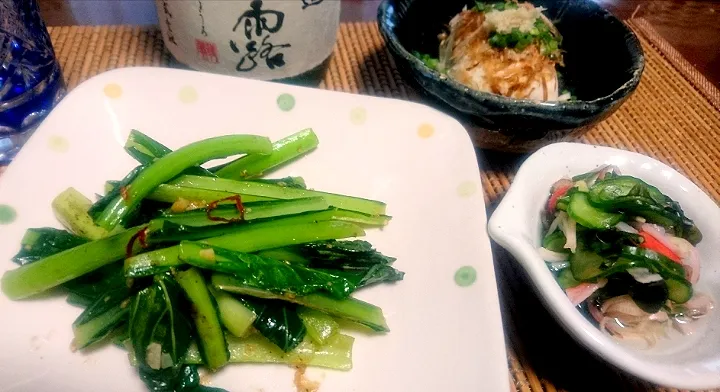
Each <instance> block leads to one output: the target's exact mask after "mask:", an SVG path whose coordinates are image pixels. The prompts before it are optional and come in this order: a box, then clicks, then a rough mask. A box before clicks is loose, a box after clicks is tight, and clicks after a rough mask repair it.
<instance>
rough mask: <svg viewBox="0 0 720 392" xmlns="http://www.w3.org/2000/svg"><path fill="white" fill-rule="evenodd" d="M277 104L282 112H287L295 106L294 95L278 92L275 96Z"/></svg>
mask: <svg viewBox="0 0 720 392" xmlns="http://www.w3.org/2000/svg"><path fill="white" fill-rule="evenodd" d="M277 105H278V108H280V110H282V111H283V112H289V111H291V110H293V108H294V107H295V97H293V96H292V95H290V94H280V95H279V96H278V97H277Z"/></svg>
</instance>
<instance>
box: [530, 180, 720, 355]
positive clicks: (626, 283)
mask: <svg viewBox="0 0 720 392" xmlns="http://www.w3.org/2000/svg"><path fill="white" fill-rule="evenodd" d="M542 218H543V219H542V225H543V226H542V239H541V241H542V246H541V247H540V248H539V252H540V254H541V256H542V257H543V259H544V260H545V261H546V262H547V266H548V268H549V269H550V270H551V271H552V272H553V274H554V275H555V277H556V280H557V282H558V283H559V285H560V286H561V287H562V288H563V290H565V292H566V294H567V296H568V298H569V299H570V301H571V302H572V304H573V305H576V306H578V307H579V308H580V309H581V310H582V311H583V313H584V314H586V315H588V316H589V317H588V318H589V319H590V320H591V321H594V322H596V325H597V326H598V327H599V328H600V329H601V330H602V331H603V332H606V333H608V334H610V335H611V336H613V337H615V338H618V339H640V340H641V341H643V340H644V341H645V342H647V345H648V346H650V347H651V346H654V345H655V344H656V343H657V342H658V341H659V340H660V339H664V338H667V337H669V336H670V335H669V333H670V332H671V331H672V330H676V331H678V332H680V333H682V334H685V335H687V334H691V333H692V332H693V331H694V330H695V327H696V323H695V322H696V320H698V319H700V318H702V317H703V316H705V315H707V314H708V313H709V312H710V311H711V309H712V308H713V306H714V304H713V300H712V299H711V298H710V297H709V296H708V295H706V294H703V293H700V292H697V291H696V290H695V287H694V285H695V284H696V283H697V282H698V279H699V278H700V272H701V266H700V262H701V260H700V257H699V253H698V250H697V249H696V248H695V246H696V245H697V244H698V243H700V241H702V233H701V232H700V230H699V229H698V227H697V226H696V225H695V224H694V222H693V221H692V220H691V219H690V218H688V217H687V216H686V215H685V213H684V212H683V210H682V208H681V206H680V205H679V204H678V203H677V202H676V201H674V200H672V199H671V198H670V197H668V196H666V195H665V194H663V193H662V192H661V191H660V190H659V189H657V188H656V187H654V186H652V185H650V184H648V183H646V182H645V181H643V180H641V179H639V178H636V177H633V176H628V175H622V174H621V173H620V171H619V170H618V169H617V168H616V167H614V166H604V167H601V168H599V169H597V170H594V171H591V172H588V173H583V174H579V175H576V176H575V177H572V178H562V179H559V180H558V181H557V182H555V183H554V184H553V186H552V189H551V190H550V194H549V197H548V199H547V204H546V206H545V209H544V212H543V217H542Z"/></svg>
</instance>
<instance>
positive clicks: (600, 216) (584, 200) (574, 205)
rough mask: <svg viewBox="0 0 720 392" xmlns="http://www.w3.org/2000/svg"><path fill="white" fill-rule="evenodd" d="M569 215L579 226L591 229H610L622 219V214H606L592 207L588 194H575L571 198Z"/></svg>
mask: <svg viewBox="0 0 720 392" xmlns="http://www.w3.org/2000/svg"><path fill="white" fill-rule="evenodd" d="M567 213H568V215H570V217H571V218H573V219H575V221H577V222H578V223H579V224H581V225H583V226H585V227H587V228H590V229H598V230H604V229H610V228H612V227H613V226H615V225H616V224H617V223H618V222H620V220H621V219H622V214H613V213H611V212H605V211H603V210H600V209H597V208H595V207H593V206H592V205H590V203H589V202H588V197H587V193H583V192H574V193H573V194H572V195H571V196H570V203H569V204H568V207H567Z"/></svg>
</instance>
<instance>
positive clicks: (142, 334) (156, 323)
mask: <svg viewBox="0 0 720 392" xmlns="http://www.w3.org/2000/svg"><path fill="white" fill-rule="evenodd" d="M184 309H187V305H186V304H185V303H184V296H183V292H182V289H181V288H180V286H179V285H178V284H177V283H176V282H175V280H173V279H172V278H171V277H169V276H167V275H155V276H154V277H153V283H152V285H150V286H149V287H147V288H145V289H143V290H141V291H140V292H138V294H137V295H136V297H135V301H134V302H133V304H132V308H131V311H130V325H129V335H130V340H131V343H132V347H133V351H134V352H135V353H136V355H137V357H138V362H139V363H140V364H141V365H144V366H147V367H148V368H149V369H152V370H162V369H167V368H171V367H177V366H179V365H180V364H181V363H182V359H183V358H184V357H185V353H186V352H187V349H188V346H189V345H190V340H191V337H192V335H191V327H190V323H189V322H188V320H187V318H186V317H185V312H184Z"/></svg>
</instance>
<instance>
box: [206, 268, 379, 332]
mask: <svg viewBox="0 0 720 392" xmlns="http://www.w3.org/2000/svg"><path fill="white" fill-rule="evenodd" d="M212 285H213V286H214V287H215V288H217V289H220V290H225V291H229V292H231V293H236V294H243V295H249V296H252V297H258V298H265V299H279V300H283V301H288V302H293V303H296V304H298V305H302V306H305V307H308V308H311V309H315V310H319V311H321V312H324V313H327V314H330V315H333V316H336V317H340V318H343V319H346V320H350V321H354V322H356V323H359V324H362V325H365V326H367V327H369V328H370V329H372V330H374V331H376V332H389V331H390V328H388V326H387V323H386V321H385V316H383V313H382V309H380V308H379V307H377V306H375V305H372V304H369V303H367V302H363V301H360V300H359V299H355V298H347V299H343V300H338V299H333V298H330V297H326V296H324V295H320V294H310V295H307V296H303V297H295V296H286V295H282V294H276V293H273V292H270V291H267V290H260V289H256V288H252V287H248V286H245V285H243V284H242V283H241V282H240V281H238V280H237V279H235V278H233V277H232V276H229V275H222V274H217V273H215V274H213V276H212Z"/></svg>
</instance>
